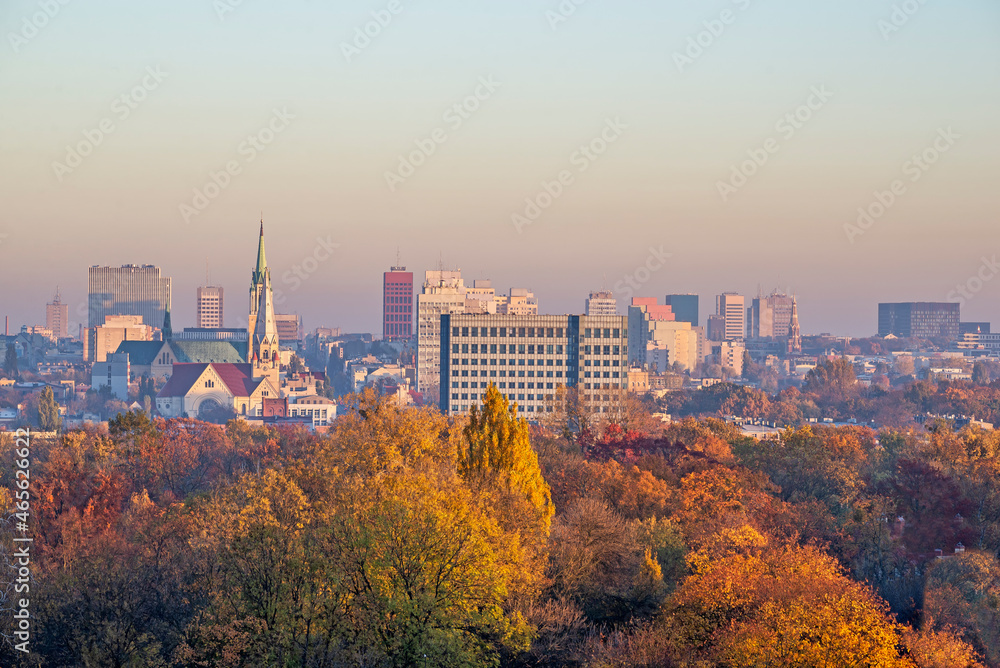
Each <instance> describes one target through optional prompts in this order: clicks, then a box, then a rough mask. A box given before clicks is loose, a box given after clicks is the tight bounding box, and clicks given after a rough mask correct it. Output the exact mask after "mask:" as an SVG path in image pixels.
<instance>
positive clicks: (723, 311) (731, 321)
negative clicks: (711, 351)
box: [715, 292, 746, 341]
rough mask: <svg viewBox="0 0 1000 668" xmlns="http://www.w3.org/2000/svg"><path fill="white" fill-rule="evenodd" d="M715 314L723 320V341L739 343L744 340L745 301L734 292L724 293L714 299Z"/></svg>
mask: <svg viewBox="0 0 1000 668" xmlns="http://www.w3.org/2000/svg"><path fill="white" fill-rule="evenodd" d="M715 307H716V308H715V312H716V314H717V315H721V316H722V317H723V318H725V321H726V325H725V333H724V335H723V340H725V341H740V340H742V339H745V338H746V300H745V299H744V298H743V295H738V294H736V293H735V292H724V293H722V294H721V295H719V296H718V297H716V298H715Z"/></svg>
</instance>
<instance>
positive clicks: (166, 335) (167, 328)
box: [163, 306, 174, 341]
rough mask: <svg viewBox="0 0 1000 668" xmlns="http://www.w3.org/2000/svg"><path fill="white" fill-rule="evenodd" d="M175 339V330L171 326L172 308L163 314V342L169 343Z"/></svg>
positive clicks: (168, 308)
mask: <svg viewBox="0 0 1000 668" xmlns="http://www.w3.org/2000/svg"><path fill="white" fill-rule="evenodd" d="M172 338H174V328H173V326H172V325H171V324H170V307H169V306H168V307H167V310H166V311H164V313H163V340H164V341H169V340H170V339H172Z"/></svg>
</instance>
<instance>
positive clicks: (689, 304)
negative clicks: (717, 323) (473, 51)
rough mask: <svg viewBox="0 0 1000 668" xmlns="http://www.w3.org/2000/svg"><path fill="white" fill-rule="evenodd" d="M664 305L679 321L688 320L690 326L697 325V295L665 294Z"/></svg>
mask: <svg viewBox="0 0 1000 668" xmlns="http://www.w3.org/2000/svg"><path fill="white" fill-rule="evenodd" d="M665 303H666V305H667V306H669V307H670V308H671V309H672V310H673V312H674V317H675V318H676V319H677V320H678V321H679V322H689V323H691V326H692V327H697V326H698V295H667V299H666V302H665Z"/></svg>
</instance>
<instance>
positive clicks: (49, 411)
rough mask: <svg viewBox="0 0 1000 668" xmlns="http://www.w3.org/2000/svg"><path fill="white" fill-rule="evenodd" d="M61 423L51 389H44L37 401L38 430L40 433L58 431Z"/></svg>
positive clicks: (57, 405)
mask: <svg viewBox="0 0 1000 668" xmlns="http://www.w3.org/2000/svg"><path fill="white" fill-rule="evenodd" d="M61 422H62V420H61V418H60V417H59V404H57V403H56V399H55V396H54V395H53V394H52V388H51V387H46V388H45V389H44V390H43V391H42V396H41V398H40V399H39V401H38V428H39V429H41V430H42V431H58V430H59V425H60V424H61Z"/></svg>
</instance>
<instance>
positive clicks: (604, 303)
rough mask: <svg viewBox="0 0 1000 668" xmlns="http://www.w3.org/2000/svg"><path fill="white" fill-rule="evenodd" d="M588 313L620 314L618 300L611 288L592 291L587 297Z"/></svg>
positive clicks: (590, 314)
mask: <svg viewBox="0 0 1000 668" xmlns="http://www.w3.org/2000/svg"><path fill="white" fill-rule="evenodd" d="M587 315H589V316H599V315H618V300H617V299H615V296H614V293H612V292H611V291H610V290H601V291H599V292H591V293H590V297H588V298H587Z"/></svg>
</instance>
